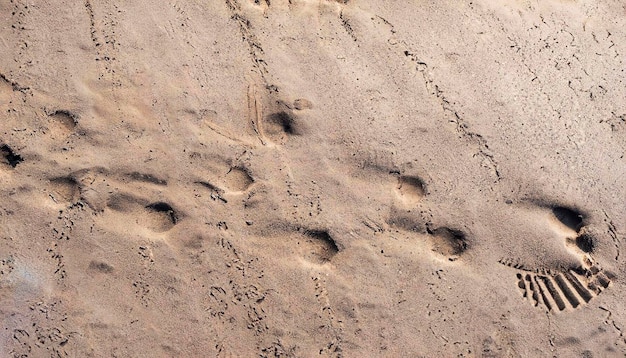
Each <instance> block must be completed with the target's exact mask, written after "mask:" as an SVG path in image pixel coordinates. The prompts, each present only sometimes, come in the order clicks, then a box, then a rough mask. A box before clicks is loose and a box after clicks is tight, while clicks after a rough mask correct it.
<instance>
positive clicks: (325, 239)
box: [305, 230, 339, 262]
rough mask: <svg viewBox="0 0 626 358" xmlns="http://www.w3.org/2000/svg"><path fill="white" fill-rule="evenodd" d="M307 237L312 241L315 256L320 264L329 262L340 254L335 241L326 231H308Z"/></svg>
mask: <svg viewBox="0 0 626 358" xmlns="http://www.w3.org/2000/svg"><path fill="white" fill-rule="evenodd" d="M305 235H306V236H307V237H309V238H311V239H312V244H314V246H315V247H314V249H315V250H314V251H315V252H314V254H315V255H316V256H317V259H318V260H319V261H320V262H328V261H330V260H331V259H332V258H333V256H335V255H336V254H337V253H338V252H339V247H338V246H337V243H336V242H335V240H334V239H333V238H332V236H330V234H329V233H328V231H325V230H308V231H306V232H305Z"/></svg>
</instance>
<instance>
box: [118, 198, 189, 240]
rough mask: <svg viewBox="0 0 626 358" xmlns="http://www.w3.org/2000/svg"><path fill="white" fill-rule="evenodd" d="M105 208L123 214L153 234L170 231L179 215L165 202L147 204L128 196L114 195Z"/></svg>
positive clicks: (144, 201)
mask: <svg viewBox="0 0 626 358" xmlns="http://www.w3.org/2000/svg"><path fill="white" fill-rule="evenodd" d="M107 207H108V208H109V209H111V210H113V211H115V212H118V213H123V214H125V216H128V217H129V218H131V220H134V221H135V223H136V224H138V225H139V226H142V227H145V228H147V229H149V230H151V231H153V232H157V233H162V232H166V231H169V230H171V229H172V228H173V227H174V226H175V225H176V224H177V223H178V220H179V214H178V213H177V212H176V210H174V208H172V206H171V205H169V204H167V203H165V202H153V203H148V202H147V201H146V200H144V199H141V198H137V197H134V196H132V195H128V194H116V195H113V196H112V197H110V198H109V200H108V202H107Z"/></svg>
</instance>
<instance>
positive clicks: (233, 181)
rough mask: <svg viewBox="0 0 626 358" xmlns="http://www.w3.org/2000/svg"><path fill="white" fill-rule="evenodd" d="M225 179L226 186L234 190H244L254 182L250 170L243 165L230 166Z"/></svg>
mask: <svg viewBox="0 0 626 358" xmlns="http://www.w3.org/2000/svg"><path fill="white" fill-rule="evenodd" d="M223 181H224V185H225V186H226V188H227V189H228V190H229V191H233V192H244V191H246V190H248V188H250V186H251V185H252V184H253V183H254V179H253V178H252V176H251V175H250V173H249V172H248V170H247V169H245V168H243V167H232V168H230V170H229V171H228V173H226V175H225V176H224V178H223Z"/></svg>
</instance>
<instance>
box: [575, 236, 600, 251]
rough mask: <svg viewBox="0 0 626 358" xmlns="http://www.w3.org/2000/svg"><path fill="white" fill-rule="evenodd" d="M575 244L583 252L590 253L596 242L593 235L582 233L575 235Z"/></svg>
mask: <svg viewBox="0 0 626 358" xmlns="http://www.w3.org/2000/svg"><path fill="white" fill-rule="evenodd" d="M576 246H578V248H579V249H581V250H582V251H583V252H586V253H591V252H593V250H594V249H595V247H596V242H595V239H594V237H593V236H591V235H589V234H587V233H583V234H581V235H578V236H577V237H576Z"/></svg>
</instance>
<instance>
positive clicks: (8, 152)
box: [0, 144, 24, 168]
mask: <svg viewBox="0 0 626 358" xmlns="http://www.w3.org/2000/svg"><path fill="white" fill-rule="evenodd" d="M0 152H2V156H3V157H4V159H6V161H7V163H9V165H10V166H12V167H13V168H15V167H16V166H17V165H18V164H20V163H21V162H23V161H24V158H22V156H21V155H19V154H17V153H15V152H14V151H13V149H11V147H9V146H8V145H6V144H5V145H3V146H2V147H0Z"/></svg>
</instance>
